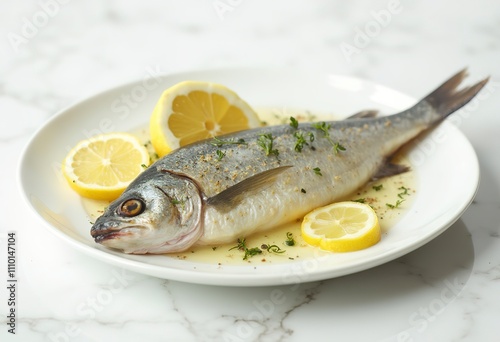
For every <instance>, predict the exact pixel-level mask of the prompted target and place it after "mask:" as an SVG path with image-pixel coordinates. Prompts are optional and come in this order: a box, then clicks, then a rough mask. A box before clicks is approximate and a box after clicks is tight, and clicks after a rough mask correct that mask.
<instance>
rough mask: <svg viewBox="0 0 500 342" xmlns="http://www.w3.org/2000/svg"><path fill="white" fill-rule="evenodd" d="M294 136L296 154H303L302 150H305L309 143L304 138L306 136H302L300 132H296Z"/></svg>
mask: <svg viewBox="0 0 500 342" xmlns="http://www.w3.org/2000/svg"><path fill="white" fill-rule="evenodd" d="M293 136H294V137H295V139H296V141H295V147H294V149H295V151H296V152H302V149H303V148H304V145H307V141H306V139H305V138H304V134H302V133H301V132H298V131H296V132H295V133H294V134H293Z"/></svg>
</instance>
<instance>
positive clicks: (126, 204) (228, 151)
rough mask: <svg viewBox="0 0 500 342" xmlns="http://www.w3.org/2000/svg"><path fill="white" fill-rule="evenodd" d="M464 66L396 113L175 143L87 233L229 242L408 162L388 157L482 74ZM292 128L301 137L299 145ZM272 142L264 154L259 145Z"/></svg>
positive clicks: (128, 243)
mask: <svg viewBox="0 0 500 342" xmlns="http://www.w3.org/2000/svg"><path fill="white" fill-rule="evenodd" d="M466 74H467V73H466V71H465V70H463V71H461V72H459V73H457V74H456V75H454V76H453V77H451V78H450V79H449V80H448V81H446V82H445V83H443V84H442V85H441V86H440V87H439V88H437V89H436V90H435V91H433V92H432V93H431V94H429V95H428V96H426V97H425V98H424V99H423V100H421V101H420V102H418V103H417V104H416V105H415V106H413V107H412V108H409V109H408V110H405V111H403V112H401V113H398V114H394V115H390V116H385V117H373V115H368V116H364V118H355V119H351V120H343V121H332V122H326V123H300V124H299V126H298V128H294V127H292V126H290V125H279V126H269V127H262V128H257V129H252V130H247V131H241V132H237V133H233V134H229V135H225V136H222V137H219V138H218V140H214V139H209V140H204V141H200V142H197V143H194V144H191V145H188V146H185V147H182V148H179V149H177V150H175V151H173V152H172V153H170V154H168V155H166V156H165V157H163V158H161V159H160V160H158V161H157V162H156V163H154V164H153V165H151V166H150V167H149V168H148V169H147V170H145V171H144V172H143V173H141V174H140V175H139V176H138V177H137V179H135V180H134V181H133V182H132V183H131V184H130V185H129V187H128V188H127V189H126V190H125V191H124V193H123V194H122V195H121V196H120V197H119V198H118V199H117V200H115V201H114V202H112V203H111V204H110V206H109V207H108V208H107V209H106V211H105V212H104V213H103V214H102V216H101V217H99V218H98V219H97V220H96V222H95V224H94V225H93V226H92V228H91V235H92V236H93V237H94V239H95V241H96V242H97V243H101V244H102V245H104V246H107V247H110V248H114V249H118V250H121V251H123V252H125V253H134V254H145V253H151V254H159V253H173V252H181V251H185V250H187V249H189V248H190V247H191V246H193V245H219V244H224V243H229V242H235V241H236V240H237V238H240V237H246V236H249V235H250V234H253V233H255V232H258V231H264V230H268V229H272V228H273V227H276V226H278V225H280V224H283V223H286V222H291V221H293V220H296V219H299V218H301V217H303V216H304V215H305V214H306V213H308V212H309V211H311V210H313V209H315V208H318V207H320V206H324V205H327V204H330V203H332V202H335V201H337V200H339V199H341V198H343V197H345V196H347V195H349V194H350V193H352V192H353V191H355V190H356V189H358V188H359V187H360V186H362V185H364V184H366V183H367V182H368V181H369V180H370V179H373V178H375V177H384V176H390V175H393V174H397V173H401V172H404V171H406V170H407V168H406V167H403V166H398V165H394V164H391V163H390V162H389V160H390V157H391V156H392V155H393V154H394V153H395V152H396V151H397V150H398V149H400V148H401V147H402V146H403V145H405V144H407V143H408V142H409V141H410V140H412V139H413V138H415V137H416V136H418V135H419V134H421V133H422V132H425V131H426V130H428V129H429V128H431V127H433V126H435V125H436V124H438V123H439V122H441V121H442V120H443V119H444V118H446V117H447V116H448V115H450V114H451V113H453V112H454V111H456V110H457V109H459V108H460V107H462V106H463V105H465V104H466V103H467V102H469V101H470V100H471V99H472V98H473V97H474V96H475V95H476V94H477V93H478V92H479V91H480V90H481V88H482V87H483V86H484V85H485V84H486V82H487V81H488V79H485V80H483V81H481V82H479V83H477V84H475V85H473V86H470V87H463V88H462V89H460V90H458V89H457V88H458V87H459V86H460V84H461V83H462V81H463V79H464V78H465V77H466ZM266 136H267V137H268V138H266ZM298 136H302V137H303V138H304V139H305V143H304V144H303V146H302V149H301V150H300V151H299V148H297V141H298ZM269 137H270V139H269ZM311 137H314V140H313V141H311ZM243 141H244V143H241V142H243ZM271 141H272V148H270V150H271V153H269V154H266V151H265V149H264V148H263V146H266V145H267V146H268V147H270V146H269V144H270V143H271ZM223 142H224V143H223ZM230 142H233V143H230ZM337 143H338V144H339V145H341V147H342V148H343V149H345V150H339V148H340V146H339V145H336V144H337ZM335 146H336V147H337V149H336V148H335ZM315 170H316V171H315Z"/></svg>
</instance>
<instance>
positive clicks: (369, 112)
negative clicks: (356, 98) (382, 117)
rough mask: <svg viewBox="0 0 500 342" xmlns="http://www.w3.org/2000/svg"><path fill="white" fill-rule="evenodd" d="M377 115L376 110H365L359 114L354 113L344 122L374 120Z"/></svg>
mask: <svg viewBox="0 0 500 342" xmlns="http://www.w3.org/2000/svg"><path fill="white" fill-rule="evenodd" d="M378 114H379V111H378V110H376V109H365V110H362V111H360V112H357V113H354V114H352V115H350V116H348V117H347V118H345V119H344V120H351V119H369V118H374V117H376V116H377V115H378Z"/></svg>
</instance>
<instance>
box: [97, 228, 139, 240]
mask: <svg viewBox="0 0 500 342" xmlns="http://www.w3.org/2000/svg"><path fill="white" fill-rule="evenodd" d="M132 230H137V228H132V229H131V228H130V227H127V228H122V229H120V230H109V231H100V232H97V233H94V232H92V233H91V235H92V237H93V238H94V241H95V242H97V243H103V242H104V241H107V240H111V239H116V238H122V237H125V236H130V235H133V231H132Z"/></svg>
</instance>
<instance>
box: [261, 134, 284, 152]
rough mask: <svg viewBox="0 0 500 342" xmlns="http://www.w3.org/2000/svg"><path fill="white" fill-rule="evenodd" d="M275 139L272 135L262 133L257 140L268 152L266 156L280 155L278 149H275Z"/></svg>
mask: <svg viewBox="0 0 500 342" xmlns="http://www.w3.org/2000/svg"><path fill="white" fill-rule="evenodd" d="M273 142H274V137H273V136H272V134H271V133H262V134H260V135H259V138H258V139H257V144H258V145H259V146H260V147H262V148H263V149H264V151H265V152H266V156H268V155H270V154H274V155H275V156H277V155H279V152H278V150H277V149H273Z"/></svg>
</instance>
